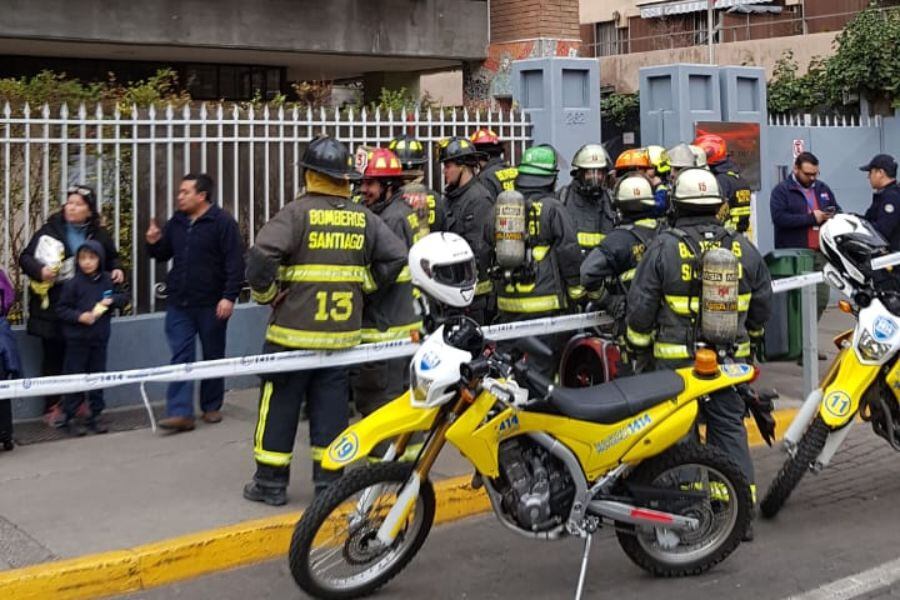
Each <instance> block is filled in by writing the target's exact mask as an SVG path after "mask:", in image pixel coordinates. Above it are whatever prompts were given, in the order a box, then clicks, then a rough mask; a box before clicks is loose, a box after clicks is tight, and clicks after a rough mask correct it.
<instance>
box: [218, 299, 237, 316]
mask: <svg viewBox="0 0 900 600" xmlns="http://www.w3.org/2000/svg"><path fill="white" fill-rule="evenodd" d="M233 313H234V302H232V301H231V300H226V299H225V298H222V299H221V300H219V303H218V304H217V305H216V318H217V319H219V320H221V321H227V320H228V319H230V318H231V315H232V314H233Z"/></svg>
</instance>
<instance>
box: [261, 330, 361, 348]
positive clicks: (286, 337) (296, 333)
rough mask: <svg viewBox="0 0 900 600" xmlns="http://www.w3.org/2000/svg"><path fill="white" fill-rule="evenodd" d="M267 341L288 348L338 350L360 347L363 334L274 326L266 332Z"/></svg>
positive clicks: (358, 332)
mask: <svg viewBox="0 0 900 600" xmlns="http://www.w3.org/2000/svg"><path fill="white" fill-rule="evenodd" d="M266 339H267V340H268V341H270V342H272V343H274V344H278V345H279V346H285V347H287V348H304V349H309V350H337V349H340V348H350V347H351V346H356V345H358V344H359V343H360V341H362V332H361V331H359V330H358V329H357V330H355V331H305V330H302V329H291V328H290V327H282V326H281V325H275V324H272V325H269V328H268V329H267V330H266Z"/></svg>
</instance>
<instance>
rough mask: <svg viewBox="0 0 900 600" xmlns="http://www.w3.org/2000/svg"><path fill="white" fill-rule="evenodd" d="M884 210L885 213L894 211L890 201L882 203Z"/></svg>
mask: <svg viewBox="0 0 900 600" xmlns="http://www.w3.org/2000/svg"><path fill="white" fill-rule="evenodd" d="M884 212H886V213H888V214H890V213H892V212H894V205H893V204H891V203H890V202H888V203H886V204H885V205H884Z"/></svg>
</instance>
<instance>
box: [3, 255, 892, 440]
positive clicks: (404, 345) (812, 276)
mask: <svg viewBox="0 0 900 600" xmlns="http://www.w3.org/2000/svg"><path fill="white" fill-rule="evenodd" d="M898 264H900V252H897V253H894V254H890V255H887V256H883V257H880V258H877V259H874V260H873V261H872V268H873V269H884V268H887V267H891V266H894V265H898ZM822 280H823V277H822V273H820V272H815V273H804V274H802V275H797V276H794V277H787V278H784V279H777V280H775V281H773V282H772V291H773V292H775V293H780V292H785V291H788V290H793V289H798V288H801V287H805V286H809V285H815V284H817V283H820V282H821V281H822ZM612 322H613V319H612V318H611V317H609V316H607V315H605V314H603V313H601V312H591V313H584V314H576V315H564V316H559V317H546V318H543V319H533V320H529V321H517V322H512V323H501V324H498V325H491V326H488V327H485V328H484V336H485V338H487V339H489V340H493V341H498V342H499V341H504V340H511V339H516V338H523V337H529V336H535V335H547V334H551V333H559V332H563V331H572V330H576V329H584V328H588V327H599V326H604V325H609V324H611V323H612ZM416 348H418V344H417V343H414V342H412V341H407V340H397V341H392V342H379V343H375V344H362V345H359V346H356V347H353V348H350V349H347V350H336V351H333V352H317V351H312V350H292V351H285V352H277V353H273V354H256V355H252V356H240V357H237V358H223V359H219V360H207V361H199V362H194V363H183V364H178V365H165V366H161V367H150V368H146V369H131V370H128V371H112V372H106V373H91V374H87V373H80V374H75V375H58V376H54V377H36V378H31V379H9V380H5V381H0V400H5V399H8V398H28V397H34V396H47V395H57V394H68V393H73V392H84V391H89V390H96V389H106V388H111V387H117V386H121V385H131V384H137V385H140V386H141V392H142V396H143V400H144V404H145V406H146V408H147V412H148V413H149V415H150V421H151V424H152V425H153V428H154V430H155V429H156V422H155V419H154V418H153V411H152V410H151V409H150V403H149V401H148V399H147V394H146V391H145V390H144V385H145V384H147V383H169V382H173V381H196V380H202V379H216V378H219V377H235V376H244V375H263V374H266V373H284V372H289V371H301V370H308V369H318V368H323V367H337V366H349V365H355V364H360V363H365V362H370V361H374V360H386V359H390V358H400V357H403V356H411V355H412V354H414V353H415V351H416Z"/></svg>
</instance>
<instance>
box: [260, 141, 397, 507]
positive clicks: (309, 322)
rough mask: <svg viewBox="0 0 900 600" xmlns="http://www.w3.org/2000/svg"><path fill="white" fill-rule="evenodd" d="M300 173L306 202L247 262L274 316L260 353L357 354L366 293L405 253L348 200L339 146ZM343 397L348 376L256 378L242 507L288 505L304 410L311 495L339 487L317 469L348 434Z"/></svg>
mask: <svg viewBox="0 0 900 600" xmlns="http://www.w3.org/2000/svg"><path fill="white" fill-rule="evenodd" d="M300 164H301V166H303V167H304V169H305V179H306V192H305V193H304V194H303V195H302V196H300V197H298V198H297V199H296V200H294V201H293V202H291V203H290V204H288V205H287V206H285V207H284V208H283V209H282V210H281V211H279V213H278V214H277V215H275V217H274V218H272V219H271V220H270V221H269V222H268V223H266V225H265V226H264V227H263V228H262V229H261V230H260V231H259V233H258V234H257V236H256V245H254V246H253V247H252V248H251V249H250V250H249V252H248V253H247V281H248V282H249V284H250V287H251V289H252V293H253V299H254V300H255V301H256V302H258V303H260V304H271V305H272V307H273V310H272V315H271V317H270V319H269V325H268V328H267V329H266V342H265V345H264V348H263V351H264V352H265V353H277V352H282V351H285V350H295V349H304V350H340V349H343V348H350V347H352V346H355V345H357V344H359V343H360V342H361V341H362V337H363V332H362V329H363V326H362V317H363V303H364V293H366V292H372V291H375V290H377V289H379V288H381V287H382V286H386V285H390V284H392V283H394V282H395V281H396V280H397V277H398V275H400V271H401V270H402V269H403V266H404V264H405V263H406V244H404V243H403V241H402V240H400V239H399V238H398V237H397V236H396V235H394V233H393V232H391V230H390V229H389V228H388V227H387V225H385V224H384V222H382V220H381V219H379V218H378V217H376V216H375V215H374V214H373V213H372V212H370V211H369V210H368V209H366V208H364V207H363V206H360V205H358V204H354V203H353V202H352V201H351V200H350V181H351V180H355V179H358V178H359V174H358V173H357V172H356V171H354V169H353V160H352V157H351V156H350V154H349V152H348V151H347V149H346V148H345V147H344V146H343V144H341V143H340V142H338V141H337V140H334V139H332V138H329V137H321V138H317V139H315V140H313V142H311V143H310V145H309V147H308V148H307V150H306V152H305V154H304V155H303V160H302V161H301V163H300ZM349 396H350V389H349V378H348V371H347V367H330V368H320V369H314V370H305V371H295V372H287V373H275V374H271V375H264V376H263V377H262V389H261V394H260V403H259V419H258V422H257V426H256V431H255V436H254V457H255V459H256V475H255V476H254V478H253V481H252V482H251V483H249V484H247V485H246V486H245V487H244V497H245V498H247V499H248V500H253V501H256V502H265V503H266V504H270V505H273V506H279V505H282V504H284V503H285V502H287V495H286V489H287V485H288V480H289V476H290V464H291V458H292V452H293V446H294V439H295V437H296V434H297V423H298V421H299V416H300V409H301V406H302V405H303V403H304V402H305V403H306V404H307V408H308V413H309V429H310V442H311V446H312V448H311V454H312V458H313V483H314V484H315V488H316V492H317V493H318V492H319V491H321V490H323V489H324V488H325V487H326V486H327V485H328V483H329V482H330V481H331V480H333V479H334V478H335V477H337V476H338V473H334V472H326V471H324V470H323V469H321V467H320V465H319V461H320V460H321V455H322V452H323V449H324V448H326V447H328V445H329V444H330V443H331V442H332V441H333V440H334V438H335V436H337V434H339V433H340V432H341V431H343V429H344V428H345V427H346V426H347V413H348V401H349Z"/></svg>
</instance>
